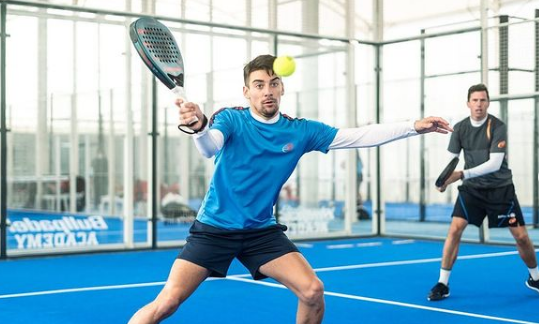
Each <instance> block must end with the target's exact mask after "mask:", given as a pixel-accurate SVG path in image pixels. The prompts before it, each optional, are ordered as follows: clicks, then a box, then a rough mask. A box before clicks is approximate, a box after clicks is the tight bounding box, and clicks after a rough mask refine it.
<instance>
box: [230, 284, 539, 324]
mask: <svg viewBox="0 0 539 324" xmlns="http://www.w3.org/2000/svg"><path fill="white" fill-rule="evenodd" d="M227 279H229V280H235V281H242V282H247V283H252V284H257V285H262V286H269V287H274V288H282V289H286V287H285V286H283V285H281V284H276V283H271V282H265V281H255V280H253V279H243V278H232V277H227ZM324 295H327V296H333V297H340V298H346V299H354V300H362V301H367V302H371V303H378V304H388V305H393V306H401V307H408V308H415V309H422V310H428V311H432V312H439V313H448V314H452V315H461V316H468V317H475V318H482V319H487V320H493V321H501V322H509V323H519V324H539V323H537V322H529V321H521V320H516V319H511V318H504V317H496V316H488V315H481V314H475V313H468V312H461V311H456V310H451V309H445V308H435V307H429V306H422V305H416V304H409V303H401V302H396V301H391V300H385V299H378V298H370V297H362V296H355V295H348V294H341V293H335V292H331V291H325V292H324Z"/></svg>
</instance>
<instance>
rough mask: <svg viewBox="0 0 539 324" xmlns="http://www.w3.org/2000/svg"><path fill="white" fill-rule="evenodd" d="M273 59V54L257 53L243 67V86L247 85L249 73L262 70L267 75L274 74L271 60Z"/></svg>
mask: <svg viewBox="0 0 539 324" xmlns="http://www.w3.org/2000/svg"><path fill="white" fill-rule="evenodd" d="M274 61H275V56H273V55H259V56H257V57H256V58H255V59H254V60H252V61H251V62H249V63H247V65H245V67H244V68H243V82H245V86H246V87H248V86H249V75H250V74H251V73H253V72H255V71H258V70H264V71H266V72H267V73H268V75H274V74H275V72H273V62H274Z"/></svg>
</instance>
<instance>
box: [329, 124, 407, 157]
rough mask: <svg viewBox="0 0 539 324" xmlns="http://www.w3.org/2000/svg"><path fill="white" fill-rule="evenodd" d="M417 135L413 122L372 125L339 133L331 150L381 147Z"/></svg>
mask: <svg viewBox="0 0 539 324" xmlns="http://www.w3.org/2000/svg"><path fill="white" fill-rule="evenodd" d="M413 135H417V132H416V131H415V129H414V123H413V122H400V123H392V124H372V125H367V126H362V127H358V128H344V129H339V130H338V131H337V135H336V136H335V138H334V139H333V142H331V144H330V145H329V149H330V150H336V149H344V148H362V147H373V146H380V145H382V144H386V143H389V142H393V141H396V140H398V139H402V138H406V137H410V136H413Z"/></svg>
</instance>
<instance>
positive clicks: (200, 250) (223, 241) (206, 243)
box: [178, 221, 299, 280]
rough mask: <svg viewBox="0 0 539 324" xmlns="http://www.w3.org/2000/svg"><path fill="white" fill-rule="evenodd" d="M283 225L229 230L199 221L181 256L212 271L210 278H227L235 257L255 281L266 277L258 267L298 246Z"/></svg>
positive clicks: (294, 249) (193, 228) (196, 222)
mask: <svg viewBox="0 0 539 324" xmlns="http://www.w3.org/2000/svg"><path fill="white" fill-rule="evenodd" d="M286 230H287V227H286V226H284V225H281V224H277V225H272V226H270V227H267V228H263V229H248V230H225V229H220V228H216V227H213V226H210V225H206V224H203V223H201V222H199V221H195V222H194V223H193V225H192V226H191V229H190V230H189V233H190V235H189V236H188V237H187V243H186V244H185V246H184V247H183V249H182V250H181V252H180V254H179V255H178V258H179V259H183V260H187V261H190V262H193V263H194V264H197V265H199V266H201V267H204V268H206V269H208V270H210V272H211V273H210V277H226V274H227V272H228V268H229V267H230V263H232V260H233V259H234V258H238V260H239V261H240V262H241V263H242V264H243V265H244V266H245V267H246V268H247V269H248V270H249V272H250V273H251V276H253V278H254V279H255V280H260V279H264V278H266V276H264V275H263V274H261V273H260V272H259V271H258V269H260V267H261V266H262V265H264V264H266V263H268V262H269V261H271V260H274V259H277V258H278V257H281V256H283V255H285V254H287V253H290V252H299V250H298V248H297V247H296V246H295V245H294V243H292V241H290V239H288V237H287V236H286V235H285V234H284V232H285V231H286Z"/></svg>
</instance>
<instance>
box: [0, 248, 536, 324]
mask: <svg viewBox="0 0 539 324" xmlns="http://www.w3.org/2000/svg"><path fill="white" fill-rule="evenodd" d="M442 244H443V243H442V242H430V241H414V240H398V239H385V238H373V239H358V240H332V241H318V242H300V243H298V246H299V247H300V248H301V250H302V252H303V253H304V255H305V257H306V258H307V259H308V260H309V261H310V263H311V264H312V266H313V267H314V268H315V269H316V271H317V273H318V275H319V277H320V278H321V279H322V281H323V282H324V284H325V289H326V297H325V299H326V316H325V319H324V323H335V324H345V323H364V324H368V323H373V324H374V323H376V324H380V323H414V324H416V323H436V324H443V323H451V324H456V323H459V324H462V323H474V324H483V323H485V324H487V323H539V293H536V292H534V291H532V290H530V289H528V288H527V287H526V286H525V285H524V281H525V280H526V279H527V277H528V272H527V270H526V267H525V266H524V264H523V263H522V261H521V260H520V258H519V257H518V255H517V253H516V252H515V248H512V247H504V246H484V245H473V244H463V245H462V247H461V251H460V259H459V261H458V262H457V264H456V268H455V269H454V271H453V274H452V277H451V284H450V287H451V297H450V298H448V299H446V300H444V301H441V302H429V301H427V300H426V295H427V292H428V291H429V289H430V288H431V286H433V285H434V283H435V282H436V280H437V279H438V272H439V264H440V254H441V250H442ZM176 255H177V251H176V250H161V251H153V252H152V251H149V252H148V251H145V252H127V253H108V254H90V255H78V256H63V257H49V258H36V259H19V260H7V261H0V323H2V324H4V323H5V324H8V323H9V324H15V323H25V324H28V323H36V324H37V323H77V324H85V323H92V324H93V323H107V324H109V323H111V324H112V323H127V321H128V319H129V318H130V316H131V315H132V314H133V313H134V312H135V311H136V310H137V309H138V308H139V307H141V306H142V305H144V304H146V303H148V302H149V301H151V300H152V299H153V298H154V297H155V296H156V294H157V293H158V292H159V290H160V289H161V288H162V286H163V283H164V281H165V280H166V278H167V275H168V270H169V268H170V265H171V264H172V262H173V261H174V259H175V257H176ZM295 310H296V298H295V296H294V295H293V294H292V293H291V292H290V291H288V290H286V289H284V288H283V287H282V286H281V285H279V284H277V283H275V282H273V281H271V280H265V281H256V282H255V281H253V280H252V279H251V277H250V276H249V275H248V274H247V271H246V270H245V268H243V266H242V265H241V264H239V263H237V262H235V263H233V265H232V267H231V269H230V272H229V277H228V278H226V279H209V280H207V281H206V282H204V283H203V284H202V285H201V286H200V288H199V290H197V291H196V292H195V294H194V295H193V296H192V297H191V298H190V299H189V300H188V301H187V302H186V303H185V304H184V305H183V306H182V307H181V308H180V310H179V311H178V312H177V313H176V314H174V315H173V316H172V317H171V318H169V319H168V320H166V321H165V322H164V323H189V324H195V323H234V324H238V323H272V324H274V323H294V322H295V320H294V318H295Z"/></svg>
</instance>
